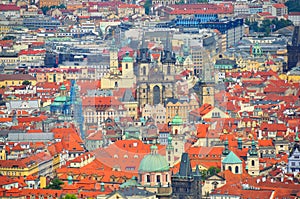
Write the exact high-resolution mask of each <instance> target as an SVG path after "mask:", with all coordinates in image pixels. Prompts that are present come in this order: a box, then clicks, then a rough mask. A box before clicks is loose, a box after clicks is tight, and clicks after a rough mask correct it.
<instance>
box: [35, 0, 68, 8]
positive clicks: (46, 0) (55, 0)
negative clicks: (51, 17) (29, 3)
mask: <svg viewBox="0 0 300 199" xmlns="http://www.w3.org/2000/svg"><path fill="white" fill-rule="evenodd" d="M62 3H63V1H62V0H40V8H41V7H44V6H47V7H51V6H59V5H60V4H62Z"/></svg>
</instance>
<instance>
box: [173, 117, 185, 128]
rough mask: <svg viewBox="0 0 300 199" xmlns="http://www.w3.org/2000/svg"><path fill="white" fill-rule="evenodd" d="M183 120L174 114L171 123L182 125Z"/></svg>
mask: <svg viewBox="0 0 300 199" xmlns="http://www.w3.org/2000/svg"><path fill="white" fill-rule="evenodd" d="M182 124H183V121H182V118H181V117H180V116H179V115H176V116H175V117H174V118H173V120H172V125H178V126H179V125H182Z"/></svg>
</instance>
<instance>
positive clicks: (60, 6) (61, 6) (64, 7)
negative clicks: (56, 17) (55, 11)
mask: <svg viewBox="0 0 300 199" xmlns="http://www.w3.org/2000/svg"><path fill="white" fill-rule="evenodd" d="M57 8H59V9H66V8H67V7H66V6H65V4H60V5H59V6H57Z"/></svg>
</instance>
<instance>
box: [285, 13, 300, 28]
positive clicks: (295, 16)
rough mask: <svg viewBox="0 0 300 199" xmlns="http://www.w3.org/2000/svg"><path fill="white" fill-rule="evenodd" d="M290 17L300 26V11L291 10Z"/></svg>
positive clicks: (295, 24)
mask: <svg viewBox="0 0 300 199" xmlns="http://www.w3.org/2000/svg"><path fill="white" fill-rule="evenodd" d="M288 18H289V20H291V21H292V22H293V24H294V26H300V12H290V13H289V15H288Z"/></svg>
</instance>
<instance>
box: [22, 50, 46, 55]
mask: <svg viewBox="0 0 300 199" xmlns="http://www.w3.org/2000/svg"><path fill="white" fill-rule="evenodd" d="M45 53H46V50H31V49H28V50H21V51H20V52H19V56H20V55H40V54H45Z"/></svg>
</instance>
